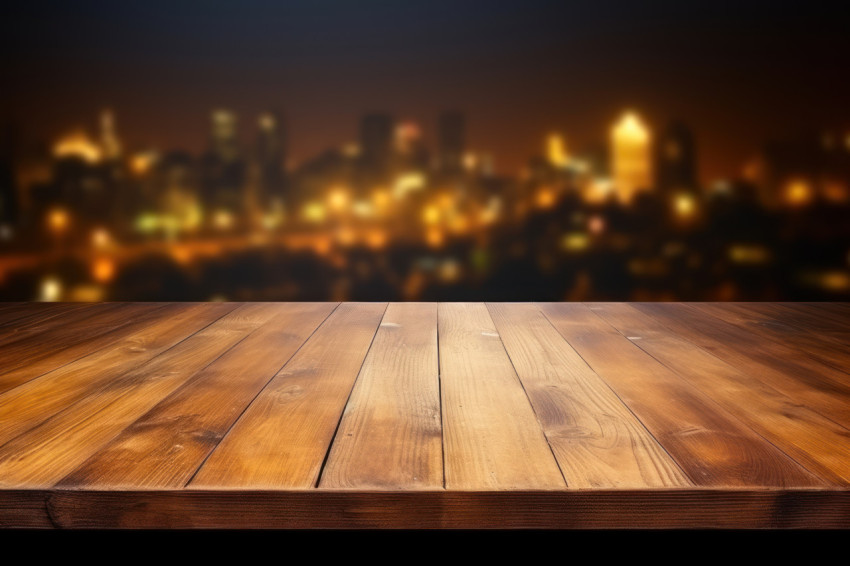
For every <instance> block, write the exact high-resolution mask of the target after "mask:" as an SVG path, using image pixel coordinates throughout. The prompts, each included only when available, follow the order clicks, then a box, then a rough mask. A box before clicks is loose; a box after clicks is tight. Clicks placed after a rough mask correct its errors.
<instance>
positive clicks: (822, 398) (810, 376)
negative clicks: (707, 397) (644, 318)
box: [634, 303, 850, 428]
mask: <svg viewBox="0 0 850 566" xmlns="http://www.w3.org/2000/svg"><path fill="white" fill-rule="evenodd" d="M634 307H635V308H636V309H638V310H640V311H641V312H642V313H644V314H646V315H649V316H650V317H652V318H654V319H656V320H658V321H659V322H661V323H662V324H664V325H665V326H667V327H668V328H669V329H670V330H671V331H672V332H674V333H676V334H678V335H679V336H681V337H682V338H685V339H687V340H689V341H691V342H693V343H694V344H696V345H698V346H700V347H701V348H703V349H705V350H708V351H710V352H712V353H713V354H715V355H716V356H718V357H719V358H721V359H723V360H724V361H726V362H728V363H729V364H730V365H732V366H734V367H737V368H738V369H740V370H741V371H744V372H747V373H749V374H750V375H752V376H753V377H754V378H756V379H758V380H759V381H761V382H763V383H764V384H766V385H768V386H770V387H772V388H774V389H776V390H777V391H780V392H782V393H783V394H785V395H787V396H789V397H791V398H792V399H795V400H796V401H797V402H798V403H801V404H803V405H805V406H806V407H809V408H810V409H812V410H814V411H816V412H818V413H820V414H821V415H823V416H825V417H828V418H830V419H832V420H834V421H836V422H838V423H839V424H841V425H842V426H844V427H845V428H850V390H848V385H850V384H848V383H845V378H846V377H847V375H846V374H844V373H841V372H837V371H834V370H832V368H829V367H828V366H824V365H823V364H817V363H816V362H814V361H813V360H810V359H808V358H806V357H805V356H801V355H800V354H799V352H798V351H796V350H794V349H793V348H789V347H787V346H784V345H782V344H776V343H770V342H767V341H765V340H763V339H759V338H758V337H757V336H754V335H752V334H751V333H749V332H747V331H746V330H743V329H741V328H737V327H735V326H734V325H731V324H728V323H726V322H723V321H721V320H718V319H716V318H714V317H709V316H705V315H704V314H702V313H701V312H700V311H699V310H697V309H695V308H692V305H687V304H672V303H671V304H662V303H634Z"/></svg>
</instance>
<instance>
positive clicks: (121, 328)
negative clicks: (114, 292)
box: [0, 303, 178, 393]
mask: <svg viewBox="0 0 850 566" xmlns="http://www.w3.org/2000/svg"><path fill="white" fill-rule="evenodd" d="M176 308H178V306H177V305H166V304H165V303H148V304H143V303H127V304H108V305H104V306H103V307H97V308H96V309H94V311H95V312H94V313H92V314H91V316H90V317H88V318H86V320H85V321H84V322H79V323H74V324H71V323H67V324H66V325H63V326H61V327H58V328H53V329H51V330H50V331H48V332H44V333H41V334H40V335H38V336H35V337H32V338H31V339H28V340H21V341H19V342H15V343H14V344H11V345H4V346H3V347H2V348H0V364H2V365H0V367H2V370H0V393H4V392H8V391H9V390H11V389H13V388H15V387H18V386H20V385H22V384H24V383H27V382H29V381H32V380H34V379H37V378H39V377H41V376H43V375H45V374H47V373H49V372H51V371H53V370H56V369H58V368H61V367H62V366H64V365H66V364H69V363H71V362H74V361H76V360H79V359H80V358H83V357H85V356H88V355H90V354H92V353H93V352H97V351H98V350H100V349H101V348H105V347H107V346H110V345H112V344H115V343H116V342H118V341H119V340H121V339H123V338H125V337H127V336H129V335H131V334H133V333H134V332H138V331H139V330H140V329H143V328H144V327H145V326H146V325H147V324H150V323H154V322H155V321H156V320H157V319H158V318H159V317H161V316H167V315H168V313H169V312H173V311H174V309H176ZM72 314H74V313H72ZM45 346H47V347H45Z"/></svg>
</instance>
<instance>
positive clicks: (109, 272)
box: [92, 257, 115, 283]
mask: <svg viewBox="0 0 850 566" xmlns="http://www.w3.org/2000/svg"><path fill="white" fill-rule="evenodd" d="M114 276H115V263H114V262H113V261H112V260H111V259H109V258H105V257H102V258H98V259H96V260H95V261H94V264H93V265H92V278H93V279H94V280H95V281H97V282H98V283H108V282H109V281H111V280H112V278H113V277H114Z"/></svg>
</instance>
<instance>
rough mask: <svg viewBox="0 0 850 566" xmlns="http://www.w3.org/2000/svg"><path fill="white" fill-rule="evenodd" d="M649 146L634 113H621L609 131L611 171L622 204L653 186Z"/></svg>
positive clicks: (649, 142)
mask: <svg viewBox="0 0 850 566" xmlns="http://www.w3.org/2000/svg"><path fill="white" fill-rule="evenodd" d="M650 144H651V140H650V132H649V129H648V128H647V127H646V126H645V125H644V124H643V122H641V120H640V118H639V117H638V116H637V114H635V113H633V112H627V113H626V114H624V115H623V117H622V118H621V119H620V121H619V122H617V124H616V125H615V126H614V127H613V129H612V130H611V172H612V174H613V181H614V187H615V189H616V191H617V195H618V196H619V198H620V200H621V201H622V202H624V203H629V202H631V201H632V199H633V198H634V196H635V193H637V192H638V191H646V190H649V189H651V188H652V186H653V179H652V153H651V145H650Z"/></svg>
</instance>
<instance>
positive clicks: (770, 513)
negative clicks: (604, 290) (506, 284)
mask: <svg viewBox="0 0 850 566" xmlns="http://www.w3.org/2000/svg"><path fill="white" fill-rule="evenodd" d="M848 368H850V308H848V305H847V304H846V303H834V304H828V303H543V304H535V303H509V304H506V303H492V304H484V303H440V304H436V303H392V304H386V303H343V304H338V303H206V304H204V303H172V304H165V303H151V304H142V303H126V304H124V303H103V304H69V303H64V304H27V303H14V304H11V303H10V304H0V527H37V528H51V527H53V528H55V527H59V528H62V527H67V528H109V527H116V528H193V527H198V528H234V527H246V528H346V527H352V528H608V527H610V528H628V527H640V528H683V527H684V528H715V527H730V528H742V527H743V528H848V527H850V487H848V486H850V369H848Z"/></svg>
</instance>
